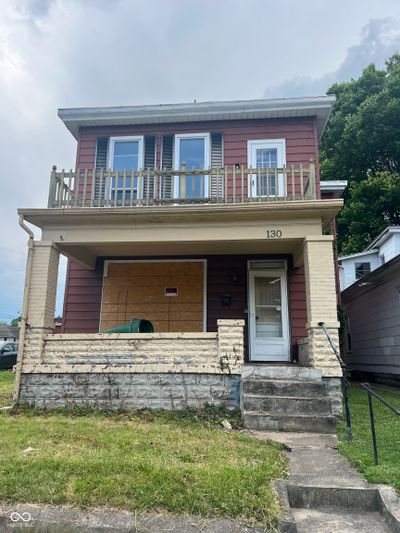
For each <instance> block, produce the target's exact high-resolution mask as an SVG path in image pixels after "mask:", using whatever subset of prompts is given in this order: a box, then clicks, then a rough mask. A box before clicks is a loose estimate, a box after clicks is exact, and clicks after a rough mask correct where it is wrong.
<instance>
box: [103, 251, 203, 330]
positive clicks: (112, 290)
mask: <svg viewBox="0 0 400 533" xmlns="http://www.w3.org/2000/svg"><path fill="white" fill-rule="evenodd" d="M203 269H204V264H203V262H187V261H184V262H178V263H176V262H172V261H171V262H169V261H168V262H158V263H157V262H143V263H142V262H138V263H110V264H109V265H108V272H107V276H106V277H105V278H104V283H103V306H102V313H101V320H100V330H104V329H108V328H111V327H114V326H117V325H119V324H123V323H126V322H129V321H130V320H132V319H134V318H141V319H147V320H150V321H151V322H152V323H153V325H154V329H155V331H160V332H164V331H203V309H204V284H203V283H204V270H203ZM166 288H177V289H178V295H177V296H171V297H168V296H165V289H166Z"/></svg>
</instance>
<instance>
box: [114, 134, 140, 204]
mask: <svg viewBox="0 0 400 533" xmlns="http://www.w3.org/2000/svg"><path fill="white" fill-rule="evenodd" d="M108 166H109V168H110V169H111V170H112V171H114V172H116V176H113V177H112V182H111V192H110V194H111V200H115V197H117V198H116V199H117V201H118V203H121V202H122V199H123V198H125V199H126V201H128V202H130V201H131V199H132V200H133V199H136V198H138V196H139V191H138V178H137V176H134V177H133V179H132V174H131V172H132V171H137V170H140V169H142V168H143V137H142V136H136V137H110V142H109V152H108ZM125 171H127V172H126V175H125ZM124 175H125V178H124ZM124 180H125V182H124ZM124 193H125V195H124ZM131 196H132V198H131Z"/></svg>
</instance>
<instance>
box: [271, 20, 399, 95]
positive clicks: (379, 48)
mask: <svg viewBox="0 0 400 533" xmlns="http://www.w3.org/2000/svg"><path fill="white" fill-rule="evenodd" d="M399 22H400V21H399V20H398V19H395V18H392V17H387V18H382V19H373V20H370V21H369V23H368V24H367V25H366V26H364V27H363V28H362V30H361V40H360V42H359V43H358V44H356V45H354V46H351V47H350V48H348V49H347V52H346V57H345V58H344V60H343V61H342V63H341V64H340V65H339V67H338V68H337V69H336V70H334V71H332V72H328V73H326V74H323V75H322V76H315V77H313V76H303V77H295V78H292V79H290V80H287V81H284V82H282V83H276V84H271V85H270V86H267V88H266V89H265V91H264V96H265V97H266V98H274V97H279V96H281V97H295V96H310V95H316V94H325V93H326V91H327V90H328V88H329V87H330V85H332V83H334V82H339V81H348V80H350V79H351V78H357V77H358V76H360V74H361V73H362V71H363V69H364V68H365V67H366V66H367V65H369V64H371V63H374V64H375V65H377V67H380V68H382V67H383V66H384V63H385V60H386V59H387V58H388V57H390V56H391V55H393V54H394V53H395V52H398V51H399V50H400V30H399Z"/></svg>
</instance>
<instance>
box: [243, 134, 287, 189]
mask: <svg viewBox="0 0 400 533" xmlns="http://www.w3.org/2000/svg"><path fill="white" fill-rule="evenodd" d="M247 152H248V154H247V157H248V166H249V168H253V169H254V170H255V171H256V172H255V173H254V174H252V179H251V183H249V196H250V197H251V198H256V197H260V196H261V197H262V196H273V197H280V196H285V194H286V191H285V180H284V176H283V173H282V172H277V171H276V170H275V169H277V168H282V167H283V166H284V165H285V164H286V154H285V139H276V140H262V141H248V145H247ZM256 169H257V170H256ZM259 169H260V170H259ZM261 169H265V170H261ZM267 169H271V170H269V171H268V170H267Z"/></svg>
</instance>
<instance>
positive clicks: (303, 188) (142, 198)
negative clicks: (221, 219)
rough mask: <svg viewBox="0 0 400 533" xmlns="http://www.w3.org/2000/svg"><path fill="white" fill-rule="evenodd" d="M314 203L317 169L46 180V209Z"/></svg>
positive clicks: (98, 173) (86, 174) (87, 174)
mask: <svg viewBox="0 0 400 533" xmlns="http://www.w3.org/2000/svg"><path fill="white" fill-rule="evenodd" d="M316 198H317V189H316V174H315V164H314V162H313V161H312V160H311V161H310V162H309V164H308V165H303V164H298V165H290V166H285V167H281V168H243V167H239V166H231V167H227V166H226V167H224V168H211V169H207V170H195V169H190V170H189V169H186V168H185V165H182V168H181V169H180V170H152V169H147V170H138V171H136V170H124V171H121V170H117V171H111V170H87V169H86V170H80V169H77V170H76V171H72V170H71V171H65V170H62V171H61V172H57V168H56V167H53V170H52V172H51V178H50V190H49V200H48V207H49V208H62V209H64V208H67V209H68V208H80V207H86V208H87V207H96V208H99V207H100V208H101V207H105V208H107V207H108V208H110V207H116V208H118V207H145V206H152V207H155V206H160V207H161V206H168V205H174V206H176V205H207V204H237V205H239V204H248V203H253V202H254V203H269V204H270V203H277V202H288V201H301V200H304V201H307V200H308V201H309V200H315V199H316Z"/></svg>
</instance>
